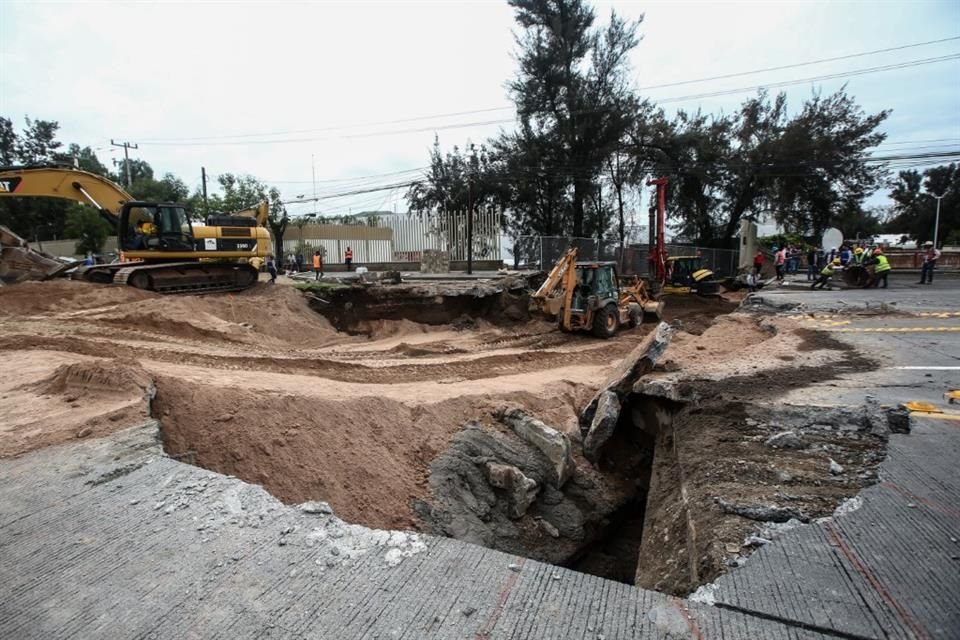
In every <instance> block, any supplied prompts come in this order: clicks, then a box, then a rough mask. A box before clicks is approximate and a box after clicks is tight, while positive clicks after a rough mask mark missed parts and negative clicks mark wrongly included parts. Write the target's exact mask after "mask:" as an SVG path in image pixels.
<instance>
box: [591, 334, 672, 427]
mask: <svg viewBox="0 0 960 640" xmlns="http://www.w3.org/2000/svg"><path fill="white" fill-rule="evenodd" d="M672 337H673V329H671V328H670V325H668V324H667V323H666V322H661V323H660V324H658V325H657V328H656V329H654V330H653V331H651V332H650V333H649V334H648V335H647V336H646V337H645V338H644V339H643V340H642V341H641V342H640V344H638V345H637V346H636V348H634V350H633V351H631V352H630V354H629V355H628V356H627V357H626V358H624V359H623V362H621V363H620V365H619V366H618V367H617V368H616V369H615V370H614V371H613V373H611V374H610V376H609V377H608V378H607V379H606V380H605V381H604V383H603V384H602V385H600V390H599V391H598V392H597V394H596V395H595V396H594V397H593V399H592V400H591V401H590V403H589V404H588V405H587V406H586V408H584V410H583V411H582V412H581V413H580V431H581V433H583V434H584V435H586V434H587V433H588V432H589V430H590V426H591V425H592V424H593V419H594V416H595V415H596V413H597V406H598V405H599V404H600V398H601V397H602V396H603V394H604V393H606V392H612V393H614V394H616V396H617V399H618V400H619V401H620V402H621V403H622V402H623V399H624V397H625V396H626V395H627V394H628V393H630V391H631V390H632V389H633V386H634V384H636V382H637V380H638V379H639V378H640V377H641V376H643V375H645V374H647V373H649V372H650V371H651V370H652V369H653V367H654V365H656V364H657V361H658V360H659V359H660V358H661V357H662V356H663V353H664V352H665V351H666V350H667V346H668V345H669V344H670V338H672Z"/></svg>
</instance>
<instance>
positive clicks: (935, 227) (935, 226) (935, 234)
mask: <svg viewBox="0 0 960 640" xmlns="http://www.w3.org/2000/svg"><path fill="white" fill-rule="evenodd" d="M930 195H933V194H932V193H931V194H930ZM945 195H947V192H946V191H944V192H943V195H941V196H933V197H934V198H936V199H937V218H936V220H935V221H934V223H933V248H934V249H936V248H937V230H938V229H939V228H940V201H941V200H943V197H944V196H945ZM931 277H933V276H931Z"/></svg>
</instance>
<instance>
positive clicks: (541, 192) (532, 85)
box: [407, 0, 889, 247]
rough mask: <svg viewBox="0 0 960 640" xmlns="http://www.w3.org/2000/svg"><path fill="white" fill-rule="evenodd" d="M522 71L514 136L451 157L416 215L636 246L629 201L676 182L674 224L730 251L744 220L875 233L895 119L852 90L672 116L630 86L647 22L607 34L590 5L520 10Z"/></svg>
mask: <svg viewBox="0 0 960 640" xmlns="http://www.w3.org/2000/svg"><path fill="white" fill-rule="evenodd" d="M510 5H511V6H512V7H513V8H514V16H515V20H516V25H517V32H516V41H517V51H516V59H517V70H516V73H515V75H514V77H513V78H511V79H509V80H508V83H507V86H508V89H509V92H510V96H511V98H512V100H513V102H514V105H515V107H516V120H517V126H516V130H515V131H514V132H511V133H502V134H501V135H500V136H498V137H496V138H493V139H491V140H488V141H487V142H486V143H485V144H482V145H479V146H477V145H473V144H470V145H467V146H466V148H465V149H463V150H461V149H460V148H458V147H453V150H452V151H451V152H448V153H443V152H442V150H441V148H440V144H439V142H438V141H435V143H434V148H433V150H432V152H431V157H430V169H429V171H428V173H427V175H426V177H425V178H424V179H423V180H421V181H420V182H418V183H416V184H414V185H413V186H411V187H410V189H409V191H408V193H407V200H408V202H409V205H410V208H411V209H412V210H414V211H428V210H429V211H449V210H457V211H465V210H467V209H471V210H472V209H474V208H476V207H480V206H484V205H485V204H491V205H493V206H498V207H501V208H502V209H503V210H504V211H506V212H507V214H508V215H506V216H505V217H504V224H505V226H506V228H507V231H508V232H509V233H510V234H511V235H513V236H514V237H517V236H520V235H527V234H542V235H572V236H579V237H583V236H586V237H597V238H616V239H617V240H619V242H620V243H623V242H624V241H625V236H626V233H625V227H626V226H627V223H628V221H627V220H626V219H625V218H626V215H627V214H626V213H625V205H624V203H625V201H626V202H628V203H629V202H637V201H638V200H639V198H637V196H638V195H639V192H640V191H641V190H643V189H645V188H646V186H645V185H646V181H647V179H648V178H649V177H653V176H663V177H667V178H668V179H669V181H670V182H669V186H668V190H669V191H668V202H669V211H670V216H671V223H672V225H673V226H675V227H676V228H677V230H678V231H679V233H680V234H681V235H683V236H686V237H690V238H695V239H697V241H698V243H700V244H703V245H706V246H718V247H728V246H731V243H732V239H733V237H734V236H735V235H736V234H737V232H738V231H739V227H740V222H741V220H743V219H754V220H755V219H759V218H762V217H764V216H765V215H767V214H768V213H772V215H773V218H774V219H775V220H776V221H777V222H778V223H780V224H781V225H782V226H783V227H784V228H785V229H786V230H788V231H791V232H795V233H799V234H801V235H808V236H817V235H819V234H820V233H821V232H822V231H823V230H824V229H826V228H828V227H830V226H840V227H841V228H844V227H848V228H850V229H851V230H853V228H857V229H860V228H861V227H863V232H864V233H867V232H868V231H867V229H868V228H869V229H872V228H875V227H877V226H878V225H879V218H877V217H876V216H875V214H874V213H871V212H868V211H865V210H864V208H863V203H864V201H865V199H866V198H867V197H868V196H869V195H871V194H872V193H874V192H875V191H876V190H877V189H878V188H880V187H881V186H883V181H884V179H885V169H884V168H883V166H882V165H880V164H877V163H872V162H870V157H869V154H870V152H871V151H872V150H873V149H875V148H876V147H877V145H879V144H880V143H881V142H882V141H883V140H884V134H882V133H880V132H879V131H878V128H879V127H880V125H881V124H882V123H883V122H884V120H885V119H886V118H887V116H888V114H889V112H887V111H881V112H879V113H875V114H868V113H865V112H864V111H863V110H862V109H861V108H860V106H859V105H857V103H856V102H855V101H854V99H853V98H852V97H851V96H850V95H848V94H847V93H846V91H845V90H841V91H838V92H836V93H834V94H831V95H827V96H823V95H819V94H814V95H813V96H811V97H810V98H809V99H808V100H806V101H805V102H804V103H803V104H802V105H799V108H798V109H797V110H796V112H795V113H792V114H791V110H790V109H789V105H788V104H787V100H786V96H785V94H782V93H781V94H778V95H775V96H771V95H769V94H768V93H767V92H765V91H761V92H759V93H758V94H757V95H756V96H754V97H752V98H750V99H748V100H746V101H745V102H743V104H742V105H741V106H740V108H739V109H738V110H736V111H735V112H734V113H732V114H729V115H723V114H720V115H711V114H704V113H702V112H699V111H697V112H687V111H683V110H681V111H678V112H676V114H675V115H674V116H673V117H672V118H670V117H668V116H667V114H666V113H665V111H664V110H663V109H661V108H659V107H658V106H657V105H655V104H654V103H652V102H651V101H650V100H648V99H646V98H644V97H643V96H641V95H640V94H639V92H638V91H637V89H636V88H635V87H634V86H633V85H632V83H631V81H630V79H629V78H630V69H629V66H628V55H629V54H630V52H631V51H632V50H633V49H634V48H635V47H636V46H637V45H638V43H639V35H638V29H639V26H640V24H639V23H632V22H628V21H626V20H624V19H622V18H621V17H620V16H618V15H617V14H616V13H615V12H613V13H611V15H610V18H609V20H608V21H607V22H606V23H605V24H600V23H599V22H598V21H597V19H596V15H595V12H594V10H593V9H592V8H591V7H590V6H589V4H588V3H587V2H586V0H552V1H550V2H547V1H545V0H510Z"/></svg>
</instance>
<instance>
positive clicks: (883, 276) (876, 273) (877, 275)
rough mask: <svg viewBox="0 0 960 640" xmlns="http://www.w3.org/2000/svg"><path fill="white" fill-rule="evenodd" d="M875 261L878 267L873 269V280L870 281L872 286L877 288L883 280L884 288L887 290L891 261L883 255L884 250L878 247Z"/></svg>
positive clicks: (874, 254)
mask: <svg viewBox="0 0 960 640" xmlns="http://www.w3.org/2000/svg"><path fill="white" fill-rule="evenodd" d="M873 261H874V264H876V266H875V267H874V268H873V278H871V279H870V286H871V287H876V286H878V285H879V284H880V281H881V280H883V288H884V289H886V288H887V276H889V275H890V268H891V267H890V261H889V260H887V256H885V255H883V249H881V248H880V247H877V248H876V249H874V250H873Z"/></svg>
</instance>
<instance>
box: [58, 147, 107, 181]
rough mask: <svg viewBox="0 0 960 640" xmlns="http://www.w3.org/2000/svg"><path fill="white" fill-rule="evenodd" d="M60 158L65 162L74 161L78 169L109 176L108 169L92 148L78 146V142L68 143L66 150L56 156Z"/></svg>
mask: <svg viewBox="0 0 960 640" xmlns="http://www.w3.org/2000/svg"><path fill="white" fill-rule="evenodd" d="M58 159H60V160H64V161H67V162H74V161H75V162H76V165H77V168H78V169H83V170H84V171H89V172H90V173H95V174H97V175H99V176H103V177H105V178H110V171H109V169H107V167H106V166H104V164H103V163H102V162H100V159H99V158H97V154H96V153H94V151H93V149H91V148H90V147H82V148H81V147H80V145H78V144H70V145H69V146H68V147H67V152H66V153H65V154H62V155H61V156H59V157H58Z"/></svg>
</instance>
